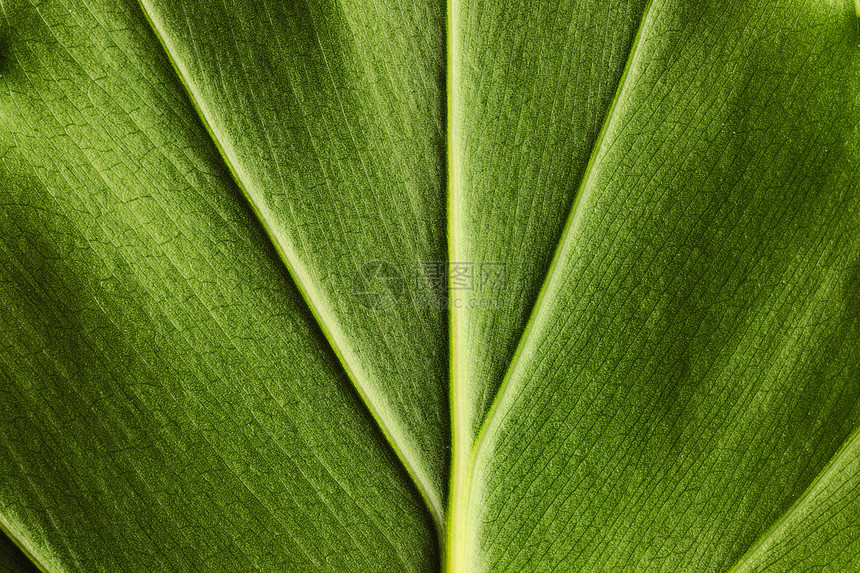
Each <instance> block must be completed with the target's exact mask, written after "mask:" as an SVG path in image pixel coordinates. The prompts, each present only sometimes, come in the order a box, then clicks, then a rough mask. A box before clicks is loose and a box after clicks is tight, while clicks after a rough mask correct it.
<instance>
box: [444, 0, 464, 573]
mask: <svg viewBox="0 0 860 573" xmlns="http://www.w3.org/2000/svg"><path fill="white" fill-rule="evenodd" d="M458 10H459V4H458V1H457V0H448V2H447V16H446V24H447V25H446V52H447V53H446V93H447V104H446V105H447V116H448V126H447V134H446V137H447V141H446V149H447V155H446V157H447V178H448V205H447V208H448V228H447V235H448V236H447V239H448V260H449V261H459V260H462V245H461V244H460V241H459V239H460V233H459V230H460V220H459V217H458V214H459V213H460V209H461V205H460V193H461V192H462V189H461V161H462V159H461V157H460V142H459V139H458V138H459V116H458V113H457V95H458V90H459V82H458V77H457V61H458V59H459V57H460V53H459V52H460V46H459V37H458V36H457V33H456V30H457V23H458V22H457V11H458ZM448 309H449V310H448V339H449V345H450V347H449V385H450V387H449V389H448V393H449V404H450V408H451V481H450V493H449V500H448V503H449V507H448V535H449V538H448V540H447V543H446V546H447V553H445V554H444V555H443V561H442V563H443V565H442V568H443V570H444V571H446V572H448V573H461V572H465V571H467V568H468V560H467V546H468V524H467V522H466V520H467V514H468V499H467V497H466V494H467V492H468V478H469V475H468V460H469V451H470V449H471V444H470V443H468V440H469V435H468V431H467V430H468V420H467V419H466V408H465V406H466V404H465V401H466V396H465V395H464V391H465V389H466V388H465V382H466V380H465V378H464V372H463V368H462V365H461V358H462V353H461V352H460V348H461V346H462V344H463V333H462V317H461V314H462V313H461V312H460V309H458V308H457V306H456V305H448Z"/></svg>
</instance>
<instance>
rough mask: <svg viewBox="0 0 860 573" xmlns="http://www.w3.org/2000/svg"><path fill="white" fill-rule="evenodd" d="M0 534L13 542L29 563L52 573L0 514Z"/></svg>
mask: <svg viewBox="0 0 860 573" xmlns="http://www.w3.org/2000/svg"><path fill="white" fill-rule="evenodd" d="M0 535H5V536H6V537H7V538H8V539H9V540H10V541H11V542H12V543H14V544H15V546H16V547H18V549H20V550H21V553H23V554H24V556H25V557H26V558H27V559H29V561H30V563H32V564H33V566H34V567H36V568H37V569H38V570H39V571H42V572H43V573H52V572H51V571H50V570H49V569H48V568H47V567H46V566H45V565H44V564H43V563H42V562H41V561H40V560H39V558H38V557H37V556H36V554H35V553H34V552H32V551H30V550H29V549H28V548H27V546H26V545H25V544H24V542H23V541H21V539H20V537H19V536H18V535H17V534H16V533H15V532H14V531H13V530H12V527H11V526H10V525H9V523H8V522H7V521H6V520H5V519H4V518H3V516H0Z"/></svg>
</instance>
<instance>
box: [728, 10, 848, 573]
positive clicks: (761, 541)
mask: <svg viewBox="0 0 860 573" xmlns="http://www.w3.org/2000/svg"><path fill="white" fill-rule="evenodd" d="M858 1H860V0H858ZM858 448H860V426H858V427H857V428H855V429H854V431H853V433H852V434H851V435H850V436H848V438H847V439H846V440H845V442H844V443H843V444H842V446H841V447H840V448H839V449H838V450H837V451H836V453H835V454H833V457H832V458H830V461H828V462H827V464H826V465H825V466H824V467H823V468H822V469H821V471H820V472H818V475H816V476H815V478H814V479H813V480H812V482H811V483H810V484H809V487H807V488H806V491H804V492H803V494H802V495H801V496H800V497H799V498H797V500H796V501H795V502H794V503H793V504H792V505H791V507H789V508H788V509H787V510H785V512H784V513H783V514H782V515H781V516H780V517H779V518H778V519H777V520H776V521H775V522H774V523H773V525H771V527H770V528H768V530H767V531H765V532H764V533H763V534H762V536H761V537H759V538H758V540H756V541H755V542H753V543H752V545H751V546H750V548H749V550H747V552H746V553H744V555H743V556H742V557H741V558H740V559H738V561H737V563H735V565H734V566H733V567H732V568H731V569H729V572H728V573H737V572H739V571H741V570H742V568H743V567H745V566H746V565H747V564H748V563H749V562H750V561H751V560H752V559H753V557H755V555H756V554H757V553H758V552H760V551H762V550H763V549H764V548H765V547H766V546H767V544H768V542H769V541H770V540H771V539H773V538H774V537H775V536H776V535H777V534H778V533H779V531H780V530H781V529H782V528H783V527H785V526H786V525H787V524H788V522H789V521H790V520H791V518H792V517H793V516H794V515H795V514H796V513H797V512H798V511H800V510H801V509H802V508H803V507H804V506H805V505H806V503H807V502H808V501H809V500H810V499H811V498H812V497H813V496H814V495H815V494H816V493H817V491H818V489H819V488H820V486H822V485H824V484H826V483H827V481H828V480H829V479H830V478H831V476H832V475H833V473H834V472H835V471H836V466H837V465H838V463H839V462H840V461H841V460H842V458H843V457H845V456H848V455H851V453H854V454H856V451H855V450H856V449H858Z"/></svg>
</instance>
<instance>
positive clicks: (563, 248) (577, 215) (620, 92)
mask: <svg viewBox="0 0 860 573" xmlns="http://www.w3.org/2000/svg"><path fill="white" fill-rule="evenodd" d="M858 1H860V0H858ZM654 5H655V2H654V0H649V2H648V4H647V6H646V7H645V9H644V11H643V14H642V21H641V22H640V25H639V29H638V30H637V32H636V37H635V38H634V40H633V45H632V47H631V49H630V53H629V55H628V58H627V62H626V63H625V66H624V71H623V73H622V75H621V79H620V80H619V82H618V87H617V89H616V90H615V96H614V97H613V99H612V103H611V104H610V106H609V111H608V112H607V113H606V117H605V118H604V120H603V125H602V126H601V129H600V135H599V136H598V138H597V140H596V141H595V144H594V148H593V149H592V152H591V157H590V158H589V160H588V165H587V166H586V168H585V172H584V174H583V177H582V182H581V183H580V186H579V190H578V191H577V194H576V199H575V200H574V203H573V207H572V208H571V211H570V214H569V215H568V219H567V222H566V223H565V228H564V232H563V233H562V235H561V239H560V240H559V243H558V246H557V248H556V251H555V254H554V255H553V258H552V261H551V262H550V265H549V270H548V271H547V274H546V277H545V278H544V282H543V285H542V286H541V289H540V292H539V293H538V296H537V299H536V300H535V304H534V307H532V312H531V315H530V316H529V320H528V322H527V323H526V327H525V329H524V330H523V334H522V336H521V337H520V341H519V343H518V344H517V349H516V351H515V352H514V356H513V358H512V359H511V362H510V365H509V366H508V370H507V372H506V373H505V376H504V378H503V380H502V384H501V385H500V386H499V390H498V392H496V396H495V398H494V399H493V403H492V405H491V406H490V409H489V411H488V412H487V415H486V417H485V418H484V422H483V423H482V424H481V427H480V429H479V431H478V434H477V436H476V438H475V442H474V444H473V447H472V451H471V456H470V459H469V473H472V471H473V470H474V467H475V463H476V461H477V459H478V457H479V454H480V452H481V451H482V449H483V447H484V446H485V445H486V438H487V436H488V434H489V432H490V431H491V429H492V427H493V425H494V424H495V423H497V422H498V419H499V417H500V416H501V414H502V408H501V406H502V404H503V403H504V401H505V400H506V399H507V396H508V394H510V393H511V392H512V391H513V383H512V380H513V379H514V374H515V373H516V371H517V368H518V367H519V366H520V364H521V359H522V353H523V349H524V348H525V347H526V346H527V345H528V343H529V341H530V339H531V337H532V336H533V333H534V331H535V325H536V324H537V323H538V321H539V319H540V316H541V313H542V310H543V307H544V305H545V304H546V299H547V293H548V292H549V290H550V288H551V286H552V285H554V283H555V282H556V280H560V279H558V277H559V273H560V268H561V266H562V259H563V256H564V255H565V254H567V251H568V250H569V249H568V246H570V245H572V238H573V236H574V234H575V233H576V231H577V230H578V228H579V225H580V223H581V221H582V215H583V212H584V210H585V207H586V205H587V198H588V196H589V195H590V191H591V189H592V188H593V185H592V180H593V178H594V172H595V166H596V164H597V160H598V158H599V156H600V153H601V151H602V150H603V146H604V145H605V143H606V134H607V132H608V131H609V127H610V126H611V125H612V123H613V121H614V119H615V116H616V113H617V111H618V107H619V103H620V102H621V101H622V100H623V99H624V97H623V96H624V94H625V92H626V91H627V88H628V85H629V83H630V80H631V75H632V74H631V69H632V67H633V63H634V62H636V61H638V60H639V59H640V58H641V53H642V44H643V38H644V30H645V29H646V28H648V24H649V22H650V20H651V17H652V14H651V12H652V8H653V6H654ZM562 278H563V277H562Z"/></svg>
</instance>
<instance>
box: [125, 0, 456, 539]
mask: <svg viewBox="0 0 860 573" xmlns="http://www.w3.org/2000/svg"><path fill="white" fill-rule="evenodd" d="M138 4H139V5H140V8H141V11H142V12H143V15H144V17H145V18H146V20H147V22H149V26H150V28H151V29H152V32H153V34H154V36H155V38H156V39H157V40H158V42H159V44H160V45H161V47H162V49H163V50H164V54H165V56H166V57H167V59H168V61H169V62H170V64H171V66H172V67H173V70H174V72H175V73H176V77H177V79H178V80H179V82H180V83H181V84H182V86H183V88H184V89H185V92H186V94H187V96H188V99H189V102H190V103H191V105H192V106H193V108H194V110H195V111H196V112H197V115H198V116H199V118H200V121H201V122H202V124H203V126H204V127H205V128H206V131H207V133H208V134H209V137H210V139H211V140H212V142H213V143H214V144H215V147H216V148H217V149H218V153H219V154H220V156H221V159H222V160H223V161H224V164H225V166H226V167H227V169H228V170H229V172H230V174H231V176H232V177H233V180H234V182H235V183H236V185H237V187H238V188H239V190H240V191H241V192H242V194H243V195H244V197H245V199H246V200H247V202H248V204H249V206H250V207H251V209H252V210H253V212H254V215H255V216H256V217H257V219H258V220H259V222H260V224H261V225H262V227H263V230H264V231H265V233H266V235H267V236H268V238H269V240H270V241H271V243H272V245H273V246H274V248H275V250H276V252H277V253H278V257H279V258H280V259H281V261H282V262H283V264H284V266H285V267H286V268H287V270H288V271H289V273H290V275H291V276H292V278H293V281H294V282H295V284H296V287H297V288H298V290H299V293H300V294H301V296H302V298H303V299H304V301H305V304H307V306H308V309H309V310H310V311H311V314H312V315H313V317H314V319H315V320H316V322H317V324H318V325H319V327H320V330H322V332H323V335H324V336H325V338H326V340H327V341H328V343H329V345H330V346H331V349H332V350H333V351H334V353H335V355H336V356H337V358H338V360H339V361H340V363H341V365H342V366H343V368H344V370H345V371H346V373H347V375H348V376H349V378H350V380H351V381H352V385H353V387H354V388H355V389H356V392H357V393H358V395H359V397H360V398H361V400H362V402H364V404H365V406H366V407H367V409H368V411H369V412H370V414H371V416H373V419H374V420H375V421H376V423H377V425H378V426H379V429H380V430H381V431H382V433H383V435H384V436H385V439H386V441H387V442H388V444H389V445H390V446H391V448H392V450H393V451H394V453H395V454H396V456H397V458H398V459H399V460H400V462H401V464H403V467H404V469H405V470H406V472H407V474H408V475H409V477H410V479H411V480H412V482H413V483H414V485H415V487H416V489H417V490H418V493H419V494H420V495H421V498H422V500H423V501H424V504H425V505H426V507H427V510H428V511H429V512H430V514H431V516H432V518H433V524H434V526H435V528H436V533H437V535H438V536H439V539H440V540H442V539H444V535H445V523H444V516H443V510H442V503H441V500H440V499H439V498H438V497H437V496H436V495H435V494H434V493H433V489H432V488H431V487H430V481H431V480H430V479H429V478H428V477H427V476H426V475H424V473H423V472H421V471H419V468H418V467H417V466H416V465H415V464H414V463H413V461H412V460H411V459H410V456H409V455H407V453H406V451H405V450H404V448H403V447H402V446H401V444H400V443H399V441H398V440H397V439H396V438H395V437H394V433H393V431H392V428H391V427H390V426H389V425H388V424H387V423H386V421H385V419H384V416H383V415H382V412H381V408H380V407H379V405H378V404H376V402H375V401H374V400H373V398H372V397H371V396H370V395H369V393H368V390H367V388H366V387H365V385H364V384H362V382H361V376H359V375H358V373H357V371H356V369H355V368H353V366H352V362H351V360H349V358H348V356H350V355H351V353H350V352H349V351H348V349H347V347H346V345H344V344H342V343H341V342H340V340H341V339H343V338H344V336H343V332H341V330H340V329H339V328H338V327H337V326H336V325H330V324H328V323H327V322H326V321H324V320H323V313H322V311H321V305H320V304H319V302H318V301H316V300H315V299H314V297H313V296H311V293H310V292H309V290H308V288H307V285H308V284H310V283H311V281H310V277H309V276H308V274H307V273H306V272H304V271H303V267H302V266H301V265H300V264H298V263H297V262H296V261H294V260H293V258H292V257H290V256H289V254H288V252H287V251H288V250H289V247H288V246H287V245H284V243H283V241H281V240H280V239H279V238H278V236H277V233H276V232H275V229H274V227H273V226H272V223H271V222H270V221H269V219H268V218H267V217H266V216H265V215H264V214H263V212H262V211H261V209H260V206H259V205H258V204H257V203H256V202H255V201H254V200H253V198H252V196H251V194H250V192H249V191H248V188H247V186H246V185H245V184H244V182H243V180H242V178H241V177H240V176H239V173H238V170H237V168H236V165H235V163H234V161H233V160H232V159H231V158H230V154H229V153H227V151H226V150H225V148H224V144H223V142H222V141H221V138H220V137H219V136H218V135H217V133H216V132H215V128H214V125H213V124H212V122H211V120H210V118H209V117H208V115H207V114H206V112H205V111H204V110H203V109H202V107H201V105H200V103H199V101H200V94H199V93H197V92H196V91H195V90H194V89H193V88H192V87H191V84H190V83H189V82H188V81H187V79H186V77H185V74H184V73H183V72H182V70H181V69H180V66H179V64H178V62H177V61H176V60H175V59H174V57H173V51H172V50H171V49H170V46H169V45H168V43H167V40H166V37H165V35H164V33H163V31H162V30H161V28H160V27H159V26H158V24H157V23H156V22H155V19H154V18H153V16H152V14H151V13H150V11H149V10H147V7H146V6H145V4H144V1H143V0H139V2H138ZM440 543H441V541H440Z"/></svg>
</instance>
